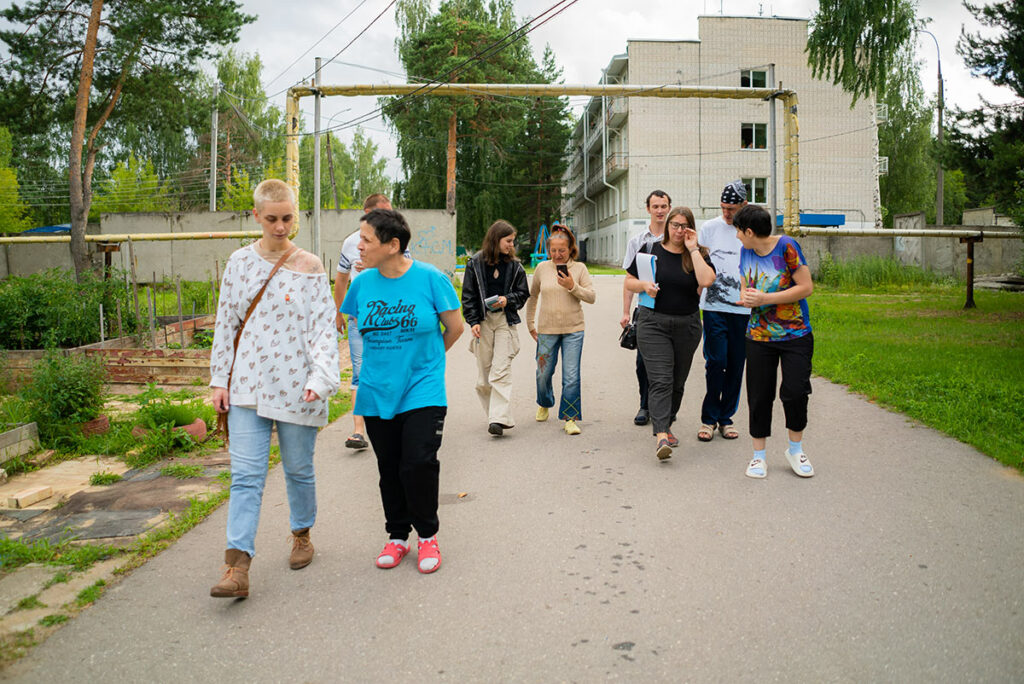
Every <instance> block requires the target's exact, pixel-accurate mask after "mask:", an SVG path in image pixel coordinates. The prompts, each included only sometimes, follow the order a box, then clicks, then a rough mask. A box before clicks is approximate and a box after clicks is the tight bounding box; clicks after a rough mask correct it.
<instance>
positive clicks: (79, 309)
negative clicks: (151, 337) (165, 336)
mask: <svg viewBox="0 0 1024 684" xmlns="http://www.w3.org/2000/svg"><path fill="white" fill-rule="evenodd" d="M118 302H120V304H121V321H122V324H123V325H124V332H125V333H129V332H133V331H134V329H135V323H134V316H132V315H130V314H129V312H130V311H132V310H133V307H132V306H130V305H129V302H130V297H129V293H128V290H127V288H126V287H125V285H124V279H123V278H122V277H119V276H114V277H112V278H110V279H109V280H102V279H100V278H98V277H96V276H95V275H93V274H92V273H86V274H85V275H84V276H83V280H82V282H81V283H79V282H77V281H76V279H75V276H74V274H73V273H72V272H71V271H67V270H62V269H56V268H54V269H50V270H48V271H45V272H42V273H35V274H33V275H29V276H24V277H11V278H7V279H6V280H3V281H0V348H3V349H48V348H51V347H78V346H81V345H83V344H91V343H93V342H99V339H100V322H99V315H100V314H99V310H100V304H103V317H104V319H105V327H106V331H107V336H108V337H110V336H113V335H116V334H118V332H119V331H118V330H117V304H118Z"/></svg>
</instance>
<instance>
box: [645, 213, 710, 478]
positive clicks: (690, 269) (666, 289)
mask: <svg viewBox="0 0 1024 684" xmlns="http://www.w3.org/2000/svg"><path fill="white" fill-rule="evenodd" d="M695 255H696V256H695ZM642 259H651V260H653V262H654V264H653V268H652V269H651V270H652V271H653V273H654V280H640V278H639V275H640V271H639V269H638V267H637V262H638V261H640V260H642ZM626 273H627V275H626V289H627V290H629V291H630V292H639V293H643V294H646V295H648V296H649V297H643V296H641V298H640V303H639V307H638V308H639V310H638V312H637V322H636V341H637V348H638V349H639V350H640V355H641V356H642V357H643V359H644V366H645V367H646V368H647V382H648V383H649V385H650V390H649V394H648V397H649V398H648V405H649V407H650V412H651V424H652V425H653V430H654V436H655V440H656V442H657V447H656V451H655V454H656V455H657V456H658V458H659V459H660V460H665V459H667V458H670V457H671V456H672V448H673V447H675V446H678V445H679V440H678V439H676V437H675V435H673V434H672V430H671V428H672V421H673V420H674V419H675V416H676V412H677V411H679V406H680V405H681V404H682V402H683V386H684V385H685V384H686V376H687V375H689V373H690V364H691V363H692V362H693V353H694V352H695V351H696V350H697V345H699V344H700V338H701V332H702V329H701V325H700V288H702V287H709V286H710V285H711V284H712V283H714V282H715V268H714V266H712V265H711V257H710V256H709V255H708V251H707V250H706V249H704V248H703V247H701V246H700V245H698V244H697V231H696V229H695V228H694V225H693V212H691V211H690V210H689V209H688V208H687V207H676V208H675V209H673V210H672V211H670V212H669V213H668V218H667V219H666V222H665V235H664V236H663V237H662V240H661V242H656V243H654V244H652V245H651V246H650V247H649V248H644V250H643V251H642V252H640V253H638V254H637V256H636V257H635V258H634V259H633V263H631V264H630V265H629V268H627V269H626Z"/></svg>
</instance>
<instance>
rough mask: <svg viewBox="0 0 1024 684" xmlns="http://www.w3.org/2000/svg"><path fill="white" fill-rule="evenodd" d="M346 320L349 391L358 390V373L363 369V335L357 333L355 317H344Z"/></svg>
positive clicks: (357, 326)
mask: <svg viewBox="0 0 1024 684" xmlns="http://www.w3.org/2000/svg"><path fill="white" fill-rule="evenodd" d="M346 318H347V319H348V357H349V359H350V360H351V361H352V382H351V383H349V389H359V371H360V369H361V368H362V367H363V335H362V333H360V332H359V325H358V324H357V323H356V317H355V316H346Z"/></svg>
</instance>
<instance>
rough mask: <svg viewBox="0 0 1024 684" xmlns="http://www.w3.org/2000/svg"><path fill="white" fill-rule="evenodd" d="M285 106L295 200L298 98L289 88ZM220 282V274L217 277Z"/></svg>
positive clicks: (289, 175)
mask: <svg viewBox="0 0 1024 684" xmlns="http://www.w3.org/2000/svg"><path fill="white" fill-rule="evenodd" d="M284 108H285V131H286V132H285V148H284V151H285V165H286V168H285V179H286V181H287V183H288V185H290V186H291V187H292V192H294V193H295V201H298V199H299V185H300V182H299V98H298V96H297V95H295V93H293V92H292V91H291V90H289V91H288V99H287V100H285V103H284ZM301 215H302V213H301V212H299V214H297V215H296V216H295V218H296V221H295V223H294V224H293V227H292V235H295V234H296V233H298V232H299V221H298V219H299V217H300V216H301ZM217 282H220V276H219V275H218V277H217Z"/></svg>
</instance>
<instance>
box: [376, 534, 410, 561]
mask: <svg viewBox="0 0 1024 684" xmlns="http://www.w3.org/2000/svg"><path fill="white" fill-rule="evenodd" d="M388 543H389V544H398V545H399V546H401V547H404V548H405V549H406V550H408V549H409V540H408V539H388ZM379 560H380V562H381V563H394V562H395V557H394V556H392V555H387V556H381V557H380V559H379Z"/></svg>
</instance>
